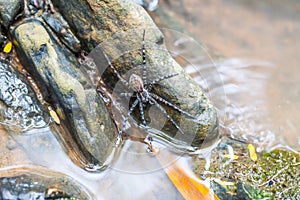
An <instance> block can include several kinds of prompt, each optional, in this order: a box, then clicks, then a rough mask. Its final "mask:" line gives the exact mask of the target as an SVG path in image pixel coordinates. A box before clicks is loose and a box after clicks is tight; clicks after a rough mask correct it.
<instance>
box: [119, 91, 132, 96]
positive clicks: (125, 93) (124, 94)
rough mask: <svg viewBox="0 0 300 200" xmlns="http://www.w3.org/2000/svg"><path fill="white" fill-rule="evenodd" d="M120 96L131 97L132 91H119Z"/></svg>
mask: <svg viewBox="0 0 300 200" xmlns="http://www.w3.org/2000/svg"><path fill="white" fill-rule="evenodd" d="M120 96H121V97H132V96H133V95H132V93H129V92H122V93H120Z"/></svg>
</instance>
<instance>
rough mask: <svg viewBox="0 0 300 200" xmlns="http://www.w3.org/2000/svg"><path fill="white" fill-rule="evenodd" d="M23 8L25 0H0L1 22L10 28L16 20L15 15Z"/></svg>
mask: <svg viewBox="0 0 300 200" xmlns="http://www.w3.org/2000/svg"><path fill="white" fill-rule="evenodd" d="M23 10H24V1H23V0H9V1H6V0H0V24H2V25H3V26H4V27H5V28H8V27H9V26H10V25H11V23H12V22H13V21H14V20H15V17H16V16H17V15H18V14H19V13H21V12H23Z"/></svg>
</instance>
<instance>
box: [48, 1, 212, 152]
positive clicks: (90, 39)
mask: <svg viewBox="0 0 300 200" xmlns="http://www.w3.org/2000/svg"><path fill="white" fill-rule="evenodd" d="M53 4H54V5H55V6H56V7H57V8H58V9H59V11H60V13H61V14H62V15H63V16H64V18H65V19H66V20H67V22H68V23H69V25H70V27H71V29H72V30H73V32H74V33H76V34H77V37H78V39H79V40H80V41H81V44H82V45H83V47H84V48H85V50H86V51H87V52H90V51H92V50H93V51H94V55H92V57H93V58H94V59H96V60H97V59H98V63H97V66H98V67H99V71H100V72H104V73H103V74H102V75H103V76H102V78H103V80H104V81H105V83H106V84H107V85H108V86H110V89H111V90H115V86H116V85H117V82H118V78H117V77H116V74H115V73H114V72H113V70H110V69H108V70H106V69H107V61H106V60H105V59H102V60H101V58H98V57H101V51H102V48H103V49H104V51H105V53H106V54H107V55H108V57H109V58H110V60H111V62H112V63H113V64H114V66H115V68H116V69H117V71H118V72H119V73H120V74H121V76H122V77H123V78H124V79H126V80H127V81H128V80H129V76H130V74H132V73H139V75H141V73H140V70H139V69H140V66H141V64H142V56H141V50H140V49H141V44H142V35H143V31H144V30H145V31H146V37H145V42H146V51H147V55H146V57H147V62H148V71H149V75H151V76H152V77H151V78H152V80H153V79H155V78H157V77H159V76H161V75H166V74H170V73H179V75H178V76H175V77H172V78H170V79H168V80H164V81H162V82H161V84H158V85H155V86H154V87H153V92H154V93H155V94H157V95H159V96H161V97H163V98H164V99H166V100H168V101H169V102H171V103H172V104H174V105H176V106H178V107H180V108H182V109H183V110H184V111H186V112H187V113H190V114H191V115H194V116H196V119H194V118H190V117H186V116H185V115H183V114H181V113H179V112H178V111H176V110H174V109H173V108H170V107H169V106H166V105H164V104H162V106H163V107H164V108H165V109H166V111H167V112H168V113H169V115H170V116H171V117H172V118H173V119H174V120H175V121H176V122H177V124H179V126H180V128H181V129H182V130H183V132H184V134H180V133H179V134H178V129H177V128H176V127H175V126H174V125H173V124H172V123H171V122H170V121H167V122H166V123H165V125H164V126H163V128H162V129H159V130H162V131H163V132H164V133H166V134H167V135H168V136H166V138H167V139H169V138H170V137H169V136H171V138H173V139H174V138H176V139H177V140H176V141H177V142H178V143H181V142H180V141H184V142H185V143H188V144H192V145H193V146H196V147H200V146H202V145H204V144H211V142H213V141H215V139H216V138H217V137H218V120H217V114H216V111H215V108H214V106H213V105H212V104H211V102H210V101H209V99H208V97H207V96H206V94H204V93H203V91H202V89H201V88H200V87H199V85H198V84H197V83H196V82H195V81H193V80H192V78H191V77H189V76H188V75H187V74H186V73H185V72H184V70H183V69H182V68H181V67H180V66H179V65H178V64H177V63H176V62H175V61H174V60H173V58H172V57H171V56H170V54H169V53H168V51H167V49H166V48H165V46H164V44H163V35H162V34H161V32H160V31H159V29H158V28H157V27H156V26H155V24H154V23H153V21H152V20H151V18H150V17H149V16H148V15H147V13H146V12H145V11H144V10H143V8H141V7H140V6H138V5H136V4H134V3H133V2H132V1H121V0H111V1H95V0H91V1H88V0H73V1H70V2H67V1H60V0H53ZM99 44H100V45H101V46H102V48H101V50H99V49H98V51H97V50H95V48H96V47H97V46H98V45H99ZM96 49H97V48H96ZM95 52H96V53H95ZM92 53H93V52H92ZM102 58H103V56H102ZM125 106H127V108H128V107H130V106H129V105H128V104H127V105H125ZM148 108H149V107H148ZM149 109H150V108H149ZM137 110H138V108H137ZM123 114H124V115H126V113H123ZM133 115H134V116H135V119H136V120H137V121H140V116H139V112H135V113H133ZM146 115H148V111H146ZM148 123H149V121H148ZM160 123H161V118H160V117H156V118H151V126H152V127H155V128H156V127H159V126H160ZM173 142H175V140H173Z"/></svg>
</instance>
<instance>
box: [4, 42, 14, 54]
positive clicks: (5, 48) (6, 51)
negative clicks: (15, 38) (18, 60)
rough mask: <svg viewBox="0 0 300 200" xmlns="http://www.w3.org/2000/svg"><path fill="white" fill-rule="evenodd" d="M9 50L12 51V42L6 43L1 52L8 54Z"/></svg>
mask: <svg viewBox="0 0 300 200" xmlns="http://www.w3.org/2000/svg"><path fill="white" fill-rule="evenodd" d="M11 50H12V42H8V43H7V44H6V45H5V47H4V49H3V52H4V53H10V52H11Z"/></svg>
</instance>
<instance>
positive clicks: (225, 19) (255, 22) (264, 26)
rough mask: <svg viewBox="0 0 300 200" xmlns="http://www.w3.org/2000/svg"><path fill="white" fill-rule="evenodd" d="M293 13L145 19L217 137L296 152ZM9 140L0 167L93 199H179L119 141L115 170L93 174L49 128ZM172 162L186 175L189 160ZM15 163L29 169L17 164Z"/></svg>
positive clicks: (244, 11) (204, 10) (190, 5)
mask: <svg viewBox="0 0 300 200" xmlns="http://www.w3.org/2000/svg"><path fill="white" fill-rule="evenodd" d="M298 13H300V2H297V1H293V0H288V1H286V2H285V3H282V2H281V1H279V0H278V1H277V0H275V1H274V0H272V1H270V0H269V1H264V2H261V1H258V0H251V1H246V0H243V1H237V0H227V1H221V0H212V1H208V0H203V1H198V0H185V1H184V0H179V1H176V2H170V1H167V0H165V1H163V0H161V1H160V7H159V9H158V10H157V11H155V12H153V13H152V15H153V17H154V19H156V21H157V23H158V24H159V25H160V26H161V27H167V28H168V29H162V31H163V32H164V33H165V35H166V41H167V45H168V47H169V50H170V51H171V53H172V54H173V56H174V57H175V58H176V59H177V60H178V62H180V63H181V64H182V66H185V70H186V72H187V73H189V74H190V75H191V76H193V77H194V79H195V80H196V81H197V82H198V83H199V84H200V85H201V86H202V87H203V88H204V89H205V91H206V92H207V93H208V95H209V97H210V98H211V100H212V101H213V102H214V104H215V106H216V107H217V109H218V114H219V117H220V122H221V124H222V127H223V129H222V134H225V133H228V134H231V135H235V136H239V137H242V138H244V139H245V140H247V141H250V142H253V143H256V144H259V147H260V148H258V150H263V149H266V148H269V147H273V146H274V145H283V146H287V145H288V146H291V147H293V148H295V149H298V145H299V143H300V141H299V140H300V137H299V134H298V130H299V129H300V124H299V123H298V121H299V119H300V114H299V112H298V110H299V108H300V103H299V102H300V101H299V99H300V88H299V83H300V78H299V77H298V74H299V73H298V72H299V71H298V70H299V67H298V64H299V63H300V58H299V56H298V52H300V37H299V33H300V15H299V14H298ZM170 16H171V17H172V20H173V21H175V22H177V23H173V22H172V20H171V21H169V18H168V17H170ZM158 19H159V20H158ZM170 29H172V30H170ZM174 29H175V30H177V31H182V30H186V31H185V32H188V33H187V34H186V35H185V34H181V33H179V32H177V31H174ZM187 35H191V36H192V37H190V36H187ZM193 38H194V39H193ZM199 38H201V40H200V39H199ZM199 41H204V42H205V45H204V43H201V42H199ZM207 49H209V50H207ZM217 50H218V51H217ZM220 55H222V56H220ZM1 133H2V132H1ZM2 136H3V137H2V138H4V137H6V138H7V137H10V136H7V135H5V134H4V133H3V134H2ZM12 136H13V138H14V140H15V142H16V144H15V145H14V147H13V148H9V147H8V149H12V150H11V151H10V150H7V152H9V154H7V156H10V157H9V159H11V161H10V162H7V163H8V164H7V165H6V166H2V167H14V166H20V165H23V166H25V167H26V166H32V165H41V166H46V167H47V168H49V169H52V170H55V171H60V172H63V173H65V174H67V175H69V176H71V177H73V178H75V179H76V180H77V181H79V182H80V183H81V184H83V185H84V186H85V187H87V188H88V189H89V190H90V191H91V192H92V193H93V195H94V196H96V197H97V199H123V198H126V197H134V198H135V199H141V198H143V199H182V197H181V196H180V194H179V193H178V191H177V190H176V189H175V187H174V186H173V185H172V183H171V182H170V181H169V179H168V177H167V175H166V174H165V172H164V171H163V169H162V168H161V165H160V163H158V161H157V159H156V158H155V157H154V156H153V155H151V154H149V153H147V151H146V147H145V145H144V144H142V143H139V142H134V141H129V140H128V141H126V142H125V144H124V147H123V150H122V151H121V152H120V155H119V156H118V158H117V159H116V161H115V163H114V165H113V166H112V167H111V168H109V169H107V170H105V171H104V172H103V173H99V174H96V173H95V174H94V173H88V172H85V171H84V170H82V169H80V168H78V167H77V166H76V165H75V164H74V163H73V162H72V161H71V160H70V159H69V157H68V156H67V155H66V153H65V152H64V151H63V149H62V148H61V146H60V145H59V143H58V141H57V139H56V138H55V137H54V136H53V134H52V133H51V131H50V128H49V127H46V128H43V129H34V130H31V131H27V132H26V133H25V134H22V135H20V134H17V135H15V134H13V135H12ZM6 144H7V146H8V142H6ZM154 145H155V144H154ZM1 150H2V148H1ZM20 150H22V152H25V154H24V153H22V154H21V153H20ZM0 157H1V158H2V157H4V156H3V155H2V154H1V153H0ZM177 158H178V160H177V161H178V162H179V163H181V166H182V167H183V168H185V169H186V170H187V171H188V170H190V169H189V167H188V165H190V164H191V163H190V162H191V159H190V158H189V157H185V156H182V157H177ZM22 159H25V160H29V161H27V162H26V163H20V162H19V161H18V160H22ZM134 198H131V199H134Z"/></svg>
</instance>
